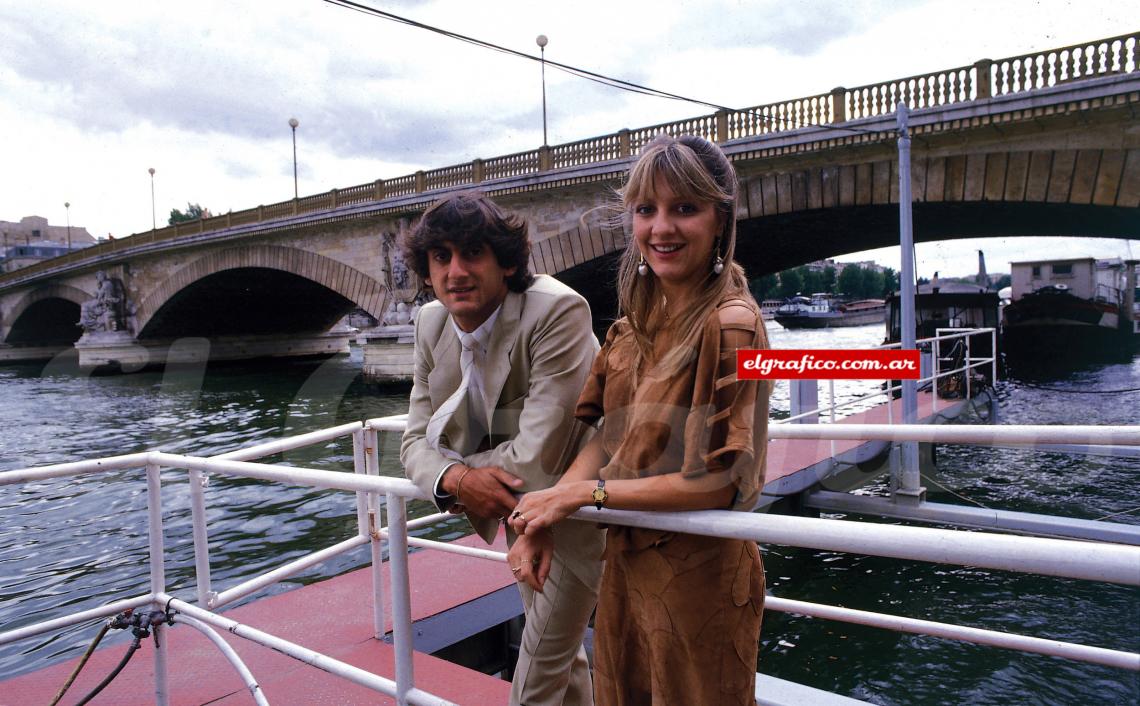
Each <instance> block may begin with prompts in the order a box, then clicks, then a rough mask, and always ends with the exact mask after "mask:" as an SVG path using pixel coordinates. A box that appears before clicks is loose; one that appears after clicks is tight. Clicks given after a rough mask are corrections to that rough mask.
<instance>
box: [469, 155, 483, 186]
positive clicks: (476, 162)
mask: <svg viewBox="0 0 1140 706" xmlns="http://www.w3.org/2000/svg"><path fill="white" fill-rule="evenodd" d="M471 181H472V183H475V184H478V183H479V182H481V181H483V160H481V159H473V160H471Z"/></svg>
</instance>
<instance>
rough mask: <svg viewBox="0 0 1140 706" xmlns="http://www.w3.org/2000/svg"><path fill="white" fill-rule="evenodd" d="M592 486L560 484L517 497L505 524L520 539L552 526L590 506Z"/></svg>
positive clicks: (585, 482)
mask: <svg viewBox="0 0 1140 706" xmlns="http://www.w3.org/2000/svg"><path fill="white" fill-rule="evenodd" d="M593 486H594V484H593V483H592V482H589V481H572V482H562V483H559V484H558V485H555V486H554V487H551V488H547V489H546V490H536V491H534V492H531V493H527V494H526V495H524V496H522V497H521V498H519V504H518V505H516V506H515V511H514V512H512V513H511V516H510V517H509V518H507V522H509V523H510V525H511V529H513V530H514V531H515V532H516V533H517V534H519V535H520V536H521V535H525V534H534V533H536V532H540V531H542V530H544V529H546V528H548V527H553V526H554V525H556V524H558V523H559V522H561V521H562V520H565V519H566V518H567V517H570V515H573V514H574V513H575V512H577V511H578V509H579V508H581V507H583V506H584V505H586V504H588V503H589V498H590V492H591V490H592V489H593Z"/></svg>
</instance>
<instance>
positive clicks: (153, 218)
mask: <svg viewBox="0 0 1140 706" xmlns="http://www.w3.org/2000/svg"><path fill="white" fill-rule="evenodd" d="M147 171H148V172H150V229H151V230H157V229H158V218H157V217H156V216H155V210H154V167H151V168H150V169H148V170H147Z"/></svg>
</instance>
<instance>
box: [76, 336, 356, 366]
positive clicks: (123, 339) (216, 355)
mask: <svg viewBox="0 0 1140 706" xmlns="http://www.w3.org/2000/svg"><path fill="white" fill-rule="evenodd" d="M350 336H351V333H350V332H349V331H348V330H347V329H344V328H341V327H337V328H334V329H333V330H331V331H327V332H325V333H310V334H281V335H261V336H218V337H215V338H199V337H194V338H179V339H175V340H173V341H148V340H143V341H139V340H138V339H136V338H134V337H133V336H131V335H130V334H128V333H126V332H120V331H112V332H102V333H99V334H88V335H86V336H84V337H83V338H81V339H79V341H77V342H76V343H75V349H76V350H77V351H78V352H79V368H80V370H83V371H97V372H107V373H120V372H121V373H133V372H138V371H140V370H144V369H147V368H154V367H162V366H165V365H194V364H198V365H200V364H202V363H204V362H208V363H215V362H221V361H237V360H256V359H261V358H313V357H329V356H333V355H337V354H339V353H348V342H349V338H350Z"/></svg>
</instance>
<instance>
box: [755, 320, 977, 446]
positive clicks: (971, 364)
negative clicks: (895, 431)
mask: <svg viewBox="0 0 1140 706" xmlns="http://www.w3.org/2000/svg"><path fill="white" fill-rule="evenodd" d="M986 335H988V336H989V338H990V355H988V356H979V357H973V355H972V353H971V349H970V342H971V340H972V339H973V338H974V337H976V336H986ZM956 340H963V341H964V345H965V355H964V357H963V360H962V365H961V366H959V367H955V368H950V369H947V370H943V369H942V361H943V358H942V345H943V344H944V343H948V342H953V341H956ZM915 344H916V345H919V346H926V347H930V348H932V349H933V355H932V356H931V358H932V360H931V364H932V368H933V371H932V372H931V374H930V375H926V376H924V377H920V378H919V379H918V380H917V381H916V385H917V386H918V387H922V386H923V385H926V384H929V385H930V386H931V388H932V394H931V402H930V413H931V414H932V415H933V414H936V413H937V412H938V409H939V406H938V399H939V396H938V383H939V381H940V380H943V379H948V378H951V377H953V376H956V375H961V376H963V377H964V378H965V395H964V397H963V399H972V397H973V389H972V380H971V378H972V377H973V376H972V375H971V374H970V371H971V370H980V369H982V368H985V367H989V368H990V375H989V379H990V380H996V379H997V329H995V328H958V327H954V328H939V329H936V330H935V335H934V336H931V337H929V338H920V339H918V340H917V341H915ZM901 347H902V343H887V344H884V345H881V346H875V348H874V350H893V349H899V348H901ZM796 383H798V384H803V385H808V384H815V385H817V386H818V383H819V381H817V380H797V381H793V384H796ZM827 385H828V404H827V406H826V407H824V406H816V407H815V408H813V409H809V410H806V411H799V412H796V411H795V410H792V411H793V412H794V414H791V415H790V416H788V417H784V418H783V419H778V420H773V421H772V424H790V423H793V422H800V423H803V422H804V420H808V419H810V420H812V422H813V423H814V422H815V420H817V419H819V418H820V417H821V415H822V413H823V412H824V411H825V410H826V411H827V417H828V421H829V423H832V424H834V423H835V422H837V421H838V420H839V416H838V414H837V411H838V410H840V409H843V408H845V407H852V406H855V405H858V404H861V403H866V402H868V401H870V400H873V399H876V398H878V397H886V399H887V401H888V402H890V400H891V399H893V397H894V395H895V393H901V391H902V383H901V382H898V383H895V382H894V381H891V382H890V384H888V385H886V386H885V387H884V388H883V389H880V390H875V391H874V392H871V393H868V394H865V395H860V396H858V397H854V398H852V399H849V400H844V401H843V402H837V401H836V395H835V380H834V379H829V380H827ZM887 423H888V424H891V423H894V410H893V409H892V406H891V405H890V404H888V405H887Z"/></svg>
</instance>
